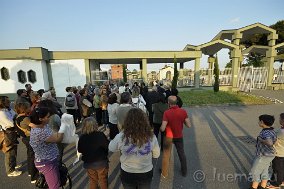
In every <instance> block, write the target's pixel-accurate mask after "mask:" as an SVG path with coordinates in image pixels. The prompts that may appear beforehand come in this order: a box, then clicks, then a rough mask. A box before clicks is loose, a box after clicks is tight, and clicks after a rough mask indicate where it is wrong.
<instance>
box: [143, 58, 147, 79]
mask: <svg viewBox="0 0 284 189" xmlns="http://www.w3.org/2000/svg"><path fill="white" fill-rule="evenodd" d="M142 78H143V80H144V82H145V83H148V78H147V59H146V58H144V59H142Z"/></svg>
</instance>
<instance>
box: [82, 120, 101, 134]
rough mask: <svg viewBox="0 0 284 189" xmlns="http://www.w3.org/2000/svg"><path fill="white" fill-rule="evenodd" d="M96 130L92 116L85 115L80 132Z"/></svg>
mask: <svg viewBox="0 0 284 189" xmlns="http://www.w3.org/2000/svg"><path fill="white" fill-rule="evenodd" d="M97 130H98V124H97V122H96V120H95V118H93V117H87V118H85V119H84V120H83V122H82V130H81V132H82V134H90V133H92V132H94V131H97Z"/></svg>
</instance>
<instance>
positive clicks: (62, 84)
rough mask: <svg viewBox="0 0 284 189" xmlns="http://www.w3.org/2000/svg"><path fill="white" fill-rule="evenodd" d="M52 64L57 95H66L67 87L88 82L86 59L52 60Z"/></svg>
mask: <svg viewBox="0 0 284 189" xmlns="http://www.w3.org/2000/svg"><path fill="white" fill-rule="evenodd" d="M50 64H51V70H52V78H53V85H54V87H55V90H56V96H57V97H65V95H66V91H65V88H66V87H69V86H70V87H72V86H84V85H85V84H86V72H85V61H84V59H72V60H52V61H51V62H50Z"/></svg>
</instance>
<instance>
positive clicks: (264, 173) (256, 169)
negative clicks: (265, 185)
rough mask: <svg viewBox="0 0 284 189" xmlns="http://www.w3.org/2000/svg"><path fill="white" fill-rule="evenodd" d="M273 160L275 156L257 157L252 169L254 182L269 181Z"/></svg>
mask: <svg viewBox="0 0 284 189" xmlns="http://www.w3.org/2000/svg"><path fill="white" fill-rule="evenodd" d="M273 159H274V156H257V157H256V158H255V159H254V162H253V165H252V168H251V176H252V181H254V182H261V181H262V180H269V174H268V168H269V165H270V163H271V162H272V160H273Z"/></svg>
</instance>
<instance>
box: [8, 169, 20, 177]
mask: <svg viewBox="0 0 284 189" xmlns="http://www.w3.org/2000/svg"><path fill="white" fill-rule="evenodd" d="M21 174H22V171H16V170H15V171H13V172H12V173H9V174H8V177H17V176H19V175H21Z"/></svg>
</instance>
